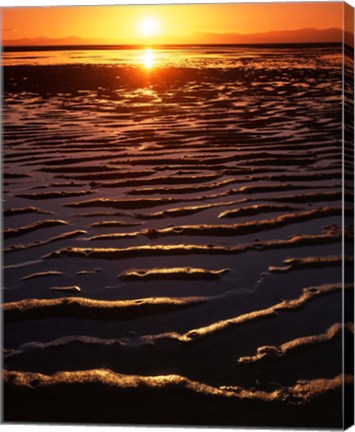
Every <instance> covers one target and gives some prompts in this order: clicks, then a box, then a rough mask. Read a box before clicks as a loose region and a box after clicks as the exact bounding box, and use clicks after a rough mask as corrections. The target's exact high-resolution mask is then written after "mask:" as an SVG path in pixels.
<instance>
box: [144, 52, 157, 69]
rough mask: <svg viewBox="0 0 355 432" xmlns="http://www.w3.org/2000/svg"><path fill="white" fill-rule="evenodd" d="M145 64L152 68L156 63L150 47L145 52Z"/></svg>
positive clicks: (146, 66) (147, 67)
mask: <svg viewBox="0 0 355 432" xmlns="http://www.w3.org/2000/svg"><path fill="white" fill-rule="evenodd" d="M142 62H143V65H144V67H145V68H146V69H151V68H152V67H153V65H154V55H153V51H152V50H151V49H150V48H147V49H146V50H145V51H144V53H143V58H142Z"/></svg>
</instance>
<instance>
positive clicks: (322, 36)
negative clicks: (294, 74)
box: [3, 28, 354, 47]
mask: <svg viewBox="0 0 355 432" xmlns="http://www.w3.org/2000/svg"><path fill="white" fill-rule="evenodd" d="M341 41H342V30H341V29H338V28H329V29H325V30H317V29H314V28H305V29H300V30H283V31H270V32H266V33H253V34H238V33H204V32H199V33H194V34H192V35H190V36H188V37H187V36H184V37H182V36H169V35H167V36H157V37H154V38H149V39H138V38H133V39H132V40H130V41H127V40H118V39H91V38H81V37H78V36H69V37H65V38H58V39H54V38H48V37H36V38H24V39H13V40H4V42H3V45H4V46H5V47H6V46H58V45H60V46H64V45H76V46H78V45H111V44H113V45H115V44H116V45H117V44H146V43H149V44H152V45H154V44H167V45H168V44H264V43H267V44H272V43H275V44H279V43H325V42H341ZM345 41H346V43H347V44H348V45H351V46H354V35H353V34H351V33H348V32H346V33H345Z"/></svg>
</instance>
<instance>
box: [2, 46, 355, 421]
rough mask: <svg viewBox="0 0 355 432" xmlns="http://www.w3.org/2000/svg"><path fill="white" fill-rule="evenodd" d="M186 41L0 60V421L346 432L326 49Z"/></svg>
mask: <svg viewBox="0 0 355 432" xmlns="http://www.w3.org/2000/svg"><path fill="white" fill-rule="evenodd" d="M194 50H195V51H194V52H193V54H194V55H193V56H192V55H191V52H188V53H187V54H186V55H185V56H184V53H183V52H179V57H178V59H179V60H178V61H177V60H176V61H175V60H174V56H172V55H170V57H167V59H168V60H166V61H165V62H164V60H161V62H160V63H159V62H158V63H157V64H156V65H154V67H153V68H152V69H146V68H144V66H142V65H141V64H139V62H138V63H137V64H125V62H124V53H121V54H120V55H122V59H123V60H122V62H121V63H119V62H118V64H113V63H111V64H95V61H94V60H93V61H92V62H90V61H88V63H87V64H84V63H80V62H75V63H76V64H57V65H51V64H50V59H49V60H48V62H49V63H48V64H43V63H42V62H43V55H42V57H41V64H40V63H38V64H36V59H34V60H28V61H25V62H24V64H20V63H21V60H20V59H18V60H16V58H15V57H14V56H16V54H14V53H12V55H11V61H10V62H9V63H8V64H7V65H6V66H5V67H4V130H3V133H4V154H3V164H4V200H5V203H4V237H5V239H4V284H5V289H4V296H3V298H4V305H3V317H4V328H5V331H4V368H5V371H4V378H3V379H4V397H5V413H4V414H5V420H6V421H11V422H19V421H33V422H59V423H66V422H71V423H73V422H75V423H117V424H119V423H120V424H159V425H162V424H167V425H206V426H208V425H221V426H246V427H253V426H264V427H268V426H270V427H271V426H279V427H317V428H321V427H327V428H341V427H342V386H343V385H344V386H345V387H346V388H349V389H350V388H352V386H353V377H352V376H351V373H350V372H348V371H345V372H346V375H345V378H343V376H342V372H343V369H342V357H341V356H342V335H343V334H344V337H345V338H346V340H351V338H352V337H353V323H352V320H351V319H349V320H346V325H345V326H342V324H341V322H342V301H343V299H345V301H351V299H352V296H353V288H352V285H351V283H349V284H347V285H346V286H345V289H344V290H343V289H342V284H341V282H342V264H343V260H342V215H343V212H342V197H343V195H342V133H341V121H342V107H341V104H340V98H341V92H342V77H341V73H342V66H341V46H340V45H339V46H338V45H332V46H325V45H323V46H317V47H316V46H309V47H284V48H274V49H273V50H269V49H268V48H267V47H264V48H253V49H251V51H250V52H248V50H247V48H245V47H243V48H236V47H235V48H228V49H227V48H226V47H224V48H223V47H221V48H220V50H218V52H217V51H216V48H215V47H214V48H213V49H212V48H211V49H209V48H208V47H200V48H198V49H197V48H194ZM243 50H244V51H243ZM32 54H33V53H32ZM18 55H19V56H20V55H21V56H23V53H19V54H18ZM72 55H73V54H72ZM139 55H140V54H139ZM164 55H167V54H166V53H165V54H164ZM164 55H163V54H161V58H163V59H164ZM28 56H29V59H30V56H31V53H28ZM14 58H15V60H14ZM44 58H45V57H44ZM87 58H88V56H86V59H87ZM31 61H32V62H33V64H31ZM11 62H12V63H11ZM16 62H17V63H16ZM70 62H71V61H70V58H69V60H68V61H67V63H70ZM348 91H351V89H348ZM345 151H346V154H347V155H348V156H350V158H349V162H347V164H346V166H345V182H346V184H345V186H346V196H345V200H346V202H347V203H351V202H352V200H353V189H352V186H351V181H352V169H353V165H352V161H353V159H352V154H353V153H352V152H353V149H352V146H351V144H349V140H348V141H347V142H346V145H345ZM345 223H346V227H345V233H344V241H345V243H346V245H347V246H346V247H348V246H350V245H351V244H353V226H352V224H353V213H352V212H351V210H350V209H348V210H346V212H345ZM344 266H345V269H346V271H347V272H350V271H351V269H352V267H353V260H352V259H351V257H350V256H349V257H348V259H347V260H346V261H345V263H344ZM255 413H257V415H255Z"/></svg>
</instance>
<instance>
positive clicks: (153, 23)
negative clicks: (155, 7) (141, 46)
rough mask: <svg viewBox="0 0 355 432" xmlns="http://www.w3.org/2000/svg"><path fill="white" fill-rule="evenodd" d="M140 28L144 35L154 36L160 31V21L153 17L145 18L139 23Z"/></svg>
mask: <svg viewBox="0 0 355 432" xmlns="http://www.w3.org/2000/svg"><path fill="white" fill-rule="evenodd" d="M139 30H140V32H141V33H142V35H143V36H146V37H149V36H154V35H156V34H157V33H158V32H159V25H158V21H157V20H156V19H155V18H153V17H147V18H144V19H142V21H141V22H140V23H139Z"/></svg>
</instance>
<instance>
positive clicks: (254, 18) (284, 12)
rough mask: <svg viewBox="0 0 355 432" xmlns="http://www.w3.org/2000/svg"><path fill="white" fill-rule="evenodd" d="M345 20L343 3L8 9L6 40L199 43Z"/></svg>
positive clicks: (338, 25)
mask: <svg viewBox="0 0 355 432" xmlns="http://www.w3.org/2000/svg"><path fill="white" fill-rule="evenodd" d="M342 21H343V3H341V2H331V3H328V2H327V3H259V4H255V3H254V4H205V5H151V6H96V7H95V6H88V7H85V6H83V7H33V8H15V9H10V8H7V9H6V8H5V9H3V39H4V40H7V41H9V40H16V39H24V38H30V39H31V38H38V37H49V38H56V39H57V38H65V37H69V36H76V37H81V38H84V39H87V40H88V43H90V42H91V41H94V40H96V39H99V40H100V41H102V42H103V43H108V42H109V43H111V42H112V43H144V42H149V41H153V42H156V43H170V42H172V43H174V42H177V43H178V42H180V41H181V42H186V41H187V40H188V41H189V43H193V42H194V38H195V37H196V36H195V35H196V33H201V32H202V33H217V34H220V33H238V34H251V33H264V32H269V31H282V30H297V29H304V28H315V29H319V30H322V29H329V28H342V27H343V24H342ZM196 40H197V39H196ZM94 42H95V41H94ZM199 42H201V40H199ZM260 42H262V40H260ZM305 42H307V40H305Z"/></svg>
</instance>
